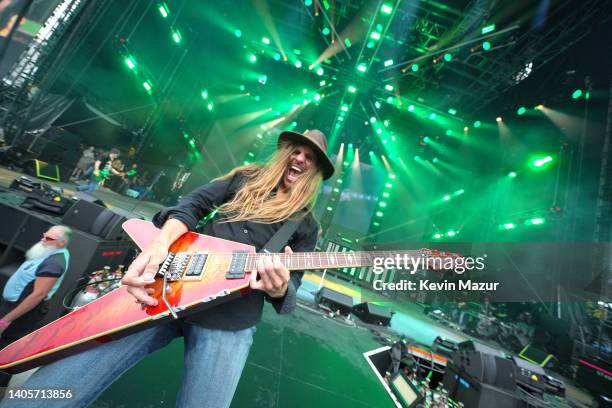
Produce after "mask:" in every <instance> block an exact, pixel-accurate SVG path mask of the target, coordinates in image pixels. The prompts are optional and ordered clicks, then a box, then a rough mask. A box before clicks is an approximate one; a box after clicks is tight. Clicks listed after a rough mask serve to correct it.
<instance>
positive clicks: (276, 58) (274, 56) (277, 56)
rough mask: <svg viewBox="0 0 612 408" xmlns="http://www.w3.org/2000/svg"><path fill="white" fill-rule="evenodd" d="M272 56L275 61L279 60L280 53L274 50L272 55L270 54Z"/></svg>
mask: <svg viewBox="0 0 612 408" xmlns="http://www.w3.org/2000/svg"><path fill="white" fill-rule="evenodd" d="M272 58H274V60H275V61H280V59H281V55H280V53H278V52H275V53H274V55H273V56H272Z"/></svg>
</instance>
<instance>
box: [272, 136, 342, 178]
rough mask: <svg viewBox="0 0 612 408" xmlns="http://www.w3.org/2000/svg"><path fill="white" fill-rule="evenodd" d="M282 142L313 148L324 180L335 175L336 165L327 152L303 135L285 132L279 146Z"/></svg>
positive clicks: (279, 140)
mask: <svg viewBox="0 0 612 408" xmlns="http://www.w3.org/2000/svg"><path fill="white" fill-rule="evenodd" d="M282 142H295V143H298V144H304V145H307V146H309V147H310V148H312V150H313V151H314V152H315V154H316V155H317V158H318V163H317V164H318V165H319V167H320V168H321V172H322V173H323V180H327V179H328V178H330V177H331V176H333V175H334V171H335V169H334V163H332V161H331V160H330V159H329V157H328V156H327V152H325V151H323V149H321V148H320V147H319V145H317V144H316V143H315V142H313V141H312V140H310V139H309V138H307V137H306V136H304V135H302V134H301V133H297V132H291V131H285V132H282V133H281V134H280V136H279V137H278V145H279V146H280V144H281V143H282Z"/></svg>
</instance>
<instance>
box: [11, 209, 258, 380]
mask: <svg viewBox="0 0 612 408" xmlns="http://www.w3.org/2000/svg"><path fill="white" fill-rule="evenodd" d="M123 228H124V229H125V231H126V232H127V233H128V235H129V236H130V237H131V238H132V239H133V240H134V242H135V243H136V244H137V245H138V246H139V247H140V248H141V249H145V248H146V247H147V245H149V243H150V242H151V241H152V240H153V238H155V236H156V235H157V234H158V232H159V230H158V229H157V228H155V227H154V226H153V224H151V223H150V222H146V221H141V220H129V221H127V222H126V223H125V224H124V225H123ZM170 251H171V252H174V253H181V252H208V255H207V260H206V263H205V266H204V273H203V274H202V275H201V278H200V279H192V280H187V281H184V280H179V281H174V282H169V285H170V286H171V287H172V292H171V294H169V295H168V296H167V300H168V302H169V303H170V305H171V306H172V307H173V308H175V310H178V311H180V312H179V316H184V315H186V314H188V313H193V312H197V311H201V310H203V309H206V308H207V307H211V306H212V305H214V304H216V303H220V302H221V301H224V300H229V299H231V298H233V297H236V296H240V292H241V291H246V290H248V287H249V278H250V273H248V272H247V273H245V275H244V277H242V278H237V279H227V278H226V273H227V271H228V264H229V262H230V261H231V254H232V252H233V251H241V252H242V251H244V252H249V253H253V252H255V248H254V247H252V246H249V245H245V244H240V243H237V242H233V241H227V240H224V239H219V238H214V237H210V236H206V235H201V234H196V233H192V232H188V233H186V234H185V235H183V236H182V237H181V238H179V239H178V240H177V241H176V242H175V243H174V244H173V245H172V246H171V247H170ZM154 287H155V289H156V292H155V294H154V295H152V296H153V297H156V298H157V299H158V301H159V303H158V305H157V306H155V307H146V308H144V309H143V308H142V307H141V306H140V305H139V304H137V303H136V302H135V298H134V297H133V296H131V295H130V294H129V293H127V290H126V287H124V286H122V287H119V288H118V289H116V290H114V291H112V292H110V293H108V294H106V295H104V296H102V297H100V298H99V299H96V300H94V301H93V302H91V303H89V304H87V305H85V306H83V307H81V308H80V309H77V310H75V311H73V312H70V313H68V314H67V315H65V316H63V317H61V318H59V319H58V320H55V321H53V322H51V323H49V324H48V325H46V326H44V327H42V328H40V329H38V330H36V331H34V332H32V333H30V334H28V335H27V336H25V337H23V338H21V339H19V340H17V341H16V342H14V343H12V344H10V345H8V346H7V347H6V348H4V349H3V350H2V351H0V370H2V371H5V372H7V373H11V374H15V373H19V372H22V371H26V370H29V369H31V368H34V367H37V366H40V365H44V364H48V363H50V362H52V361H56V360H58V359H60V358H63V357H66V356H69V355H72V354H75V353H78V352H80V351H83V350H86V349H89V348H92V347H95V346H97V345H100V344H103V343H106V342H109V341H111V340H113V339H116V338H119V337H123V336H125V335H127V334H131V333H134V332H135V331H139V330H143V329H145V328H148V327H150V326H152V325H154V324H160V323H164V322H166V321H168V320H170V319H172V316H170V314H169V312H168V308H167V307H166V305H165V303H164V302H163V301H162V296H161V293H162V290H161V289H162V287H163V278H160V277H157V278H156V283H155V285H154Z"/></svg>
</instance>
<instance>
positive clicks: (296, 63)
mask: <svg viewBox="0 0 612 408" xmlns="http://www.w3.org/2000/svg"><path fill="white" fill-rule="evenodd" d="M295 67H296V68H302V61H300V60H298V61H295Z"/></svg>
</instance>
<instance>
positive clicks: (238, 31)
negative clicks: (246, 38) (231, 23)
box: [234, 29, 242, 38]
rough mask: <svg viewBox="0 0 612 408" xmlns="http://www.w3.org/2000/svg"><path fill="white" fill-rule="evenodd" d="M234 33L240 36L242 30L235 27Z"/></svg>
mask: <svg viewBox="0 0 612 408" xmlns="http://www.w3.org/2000/svg"><path fill="white" fill-rule="evenodd" d="M234 35H235V36H236V37H238V38H240V37H242V31H240V30H238V29H235V30H234Z"/></svg>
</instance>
